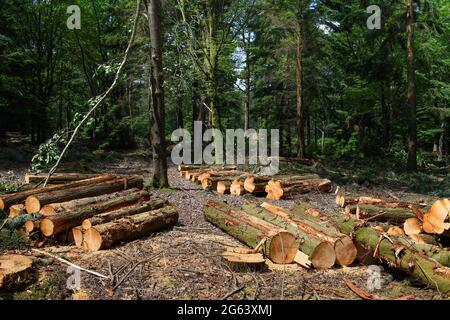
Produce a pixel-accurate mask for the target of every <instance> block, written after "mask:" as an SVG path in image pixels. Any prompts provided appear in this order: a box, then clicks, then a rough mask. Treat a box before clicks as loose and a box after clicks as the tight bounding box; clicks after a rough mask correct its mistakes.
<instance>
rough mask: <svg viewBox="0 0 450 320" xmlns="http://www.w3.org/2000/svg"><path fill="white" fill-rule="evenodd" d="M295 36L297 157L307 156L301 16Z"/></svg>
mask: <svg viewBox="0 0 450 320" xmlns="http://www.w3.org/2000/svg"><path fill="white" fill-rule="evenodd" d="M295 31H296V32H295V38H296V41H295V43H296V51H295V58H296V65H295V66H296V68H295V71H296V77H295V78H296V94H297V98H296V100H297V110H296V117H295V118H296V124H297V143H298V149H297V157H300V158H304V156H305V137H304V134H305V132H304V128H303V106H302V89H303V88H302V85H303V84H302V74H303V65H302V52H303V43H302V25H301V20H300V17H298V18H297V20H296V30H295Z"/></svg>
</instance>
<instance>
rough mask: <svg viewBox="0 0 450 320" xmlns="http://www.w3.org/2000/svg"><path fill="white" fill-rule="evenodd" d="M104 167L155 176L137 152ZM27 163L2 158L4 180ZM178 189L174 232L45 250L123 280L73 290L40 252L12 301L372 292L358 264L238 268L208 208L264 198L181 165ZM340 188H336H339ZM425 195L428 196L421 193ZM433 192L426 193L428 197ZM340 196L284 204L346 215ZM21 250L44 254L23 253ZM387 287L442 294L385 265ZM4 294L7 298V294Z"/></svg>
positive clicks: (173, 179) (397, 293) (88, 282)
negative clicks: (188, 173)
mask: <svg viewBox="0 0 450 320" xmlns="http://www.w3.org/2000/svg"><path fill="white" fill-rule="evenodd" d="M86 165H87V166H89V167H90V168H91V169H93V170H96V171H98V172H118V173H126V172H133V173H136V172H141V173H142V174H144V176H145V177H146V178H148V177H149V176H150V171H149V168H151V167H150V162H149V160H148V158H146V157H144V156H142V155H136V154H129V155H128V156H127V157H123V158H122V159H121V160H112V161H101V162H95V163H86ZM28 166H29V164H28V163H26V162H23V163H20V162H5V161H1V162H0V178H2V177H3V178H4V177H5V174H6V172H7V171H9V170H14V172H15V173H16V175H17V176H18V177H19V178H22V177H23V174H24V173H25V172H26V170H27V169H28ZM169 178H170V183H171V186H172V189H170V190H162V191H153V192H152V193H153V194H154V195H158V196H160V197H162V198H164V199H167V200H169V201H170V202H171V203H172V204H173V205H175V206H176V207H177V209H178V212H179V214H180V221H179V223H178V225H177V226H176V227H175V228H174V229H173V230H169V231H166V232H161V233H157V234H154V235H152V236H150V237H148V238H144V239H140V240H137V241H133V242H130V243H126V244H123V245H121V246H118V247H116V248H114V249H112V250H107V251H101V252H96V253H91V252H88V251H85V250H83V249H80V248H75V247H70V246H50V247H49V246H45V247H44V248H42V250H45V251H47V252H51V253H54V254H58V255H59V256H60V257H63V258H65V259H67V260H70V261H71V262H72V263H75V264H77V265H79V266H82V267H83V268H87V269H90V270H94V271H97V272H99V273H101V274H104V275H106V276H109V275H110V274H113V275H115V276H114V277H115V279H116V280H115V282H114V283H111V281H110V280H109V279H102V278H100V277H97V276H94V275H91V274H88V273H85V272H82V273H81V288H80V289H79V290H70V289H67V286H66V282H67V279H68V277H70V274H68V273H67V266H66V265H64V264H61V263H60V262H58V261H57V260H55V259H51V258H50V259H49V258H47V257H44V256H40V257H39V258H38V259H37V260H36V264H37V266H38V270H39V273H38V274H37V275H36V276H37V278H38V280H37V282H36V283H35V284H33V285H31V286H30V287H29V288H27V289H26V290H25V291H23V292H18V293H12V294H8V295H6V296H5V295H3V298H7V299H11V298H14V299H188V300H190V299H193V300H197V299H222V298H228V299H293V300H308V299H313V300H319V299H360V298H359V297H358V296H357V295H356V294H354V293H353V292H352V291H351V290H350V289H349V288H348V287H347V286H346V284H345V283H344V281H343V280H344V278H346V279H349V280H351V281H353V282H354V283H355V284H356V285H357V286H358V287H359V288H361V289H363V290H367V281H368V279H369V276H370V273H369V272H368V267H367V266H361V265H354V266H351V267H347V268H334V269H331V270H327V271H317V270H306V269H303V268H302V267H300V266H297V265H289V266H286V267H282V266H271V267H270V268H269V269H268V270H267V271H264V272H251V271H244V272H233V271H231V270H230V269H229V268H228V267H227V266H226V265H224V264H223V263H222V262H221V259H220V257H219V256H218V255H219V254H220V252H221V248H222V247H223V245H236V246H242V244H240V243H239V242H237V241H236V240H234V239H233V238H232V237H230V236H228V235H227V234H225V233H223V232H222V231H221V230H219V229H218V228H216V227H214V226H213V225H211V224H210V223H208V222H206V221H205V220H204V219H203V214H202V206H203V204H204V202H205V201H206V200H207V199H208V198H215V199H220V200H225V201H227V202H228V203H230V204H231V205H235V206H240V205H242V204H244V203H246V202H263V201H264V200H265V199H263V198H255V197H252V196H245V197H231V196H219V195H217V194H215V193H212V192H207V191H204V190H202V189H201V188H200V187H199V186H197V185H194V184H193V183H191V182H189V181H186V180H184V179H181V178H180V177H179V176H178V172H177V171H176V168H175V167H174V166H172V167H171V168H170V169H169ZM335 188H336V185H335V186H334V189H335ZM340 189H341V190H343V189H344V190H346V191H347V190H349V191H357V192H360V193H367V194H370V195H376V194H379V195H383V196H397V197H399V198H400V199H405V198H409V197H417V196H418V195H415V194H411V193H407V192H404V191H401V190H400V191H398V190H397V191H395V190H386V189H381V188H379V189H377V188H370V189H367V187H361V186H357V185H348V186H340ZM419 196H420V195H419ZM424 197H425V196H424ZM334 198H335V196H334V194H319V193H310V194H306V195H300V196H297V197H296V198H293V199H287V200H282V201H278V202H276V204H278V205H280V206H282V207H286V208H290V207H291V206H292V205H293V204H294V203H295V202H296V201H298V200H308V201H310V202H311V203H312V204H314V205H317V206H318V207H319V208H322V209H323V210H324V213H326V214H329V215H332V216H338V215H340V214H341V211H340V210H339V209H338V208H336V206H335V205H334V203H335V202H334ZM21 253H24V254H27V253H31V254H33V255H35V256H36V253H34V252H33V253H32V252H31V251H28V250H26V251H23V252H21ZM381 278H382V283H381V289H380V290H376V291H375V292H374V294H375V295H377V297H379V298H383V299H396V298H400V297H405V296H406V297H408V298H409V299H440V298H445V297H441V296H440V295H439V294H438V292H436V291H434V290H431V289H429V288H426V287H424V286H421V285H420V284H418V283H416V282H415V281H414V280H412V279H410V278H408V277H406V276H405V275H404V274H401V273H398V272H395V271H394V270H387V267H383V270H382V274H381ZM0 299H1V296H0Z"/></svg>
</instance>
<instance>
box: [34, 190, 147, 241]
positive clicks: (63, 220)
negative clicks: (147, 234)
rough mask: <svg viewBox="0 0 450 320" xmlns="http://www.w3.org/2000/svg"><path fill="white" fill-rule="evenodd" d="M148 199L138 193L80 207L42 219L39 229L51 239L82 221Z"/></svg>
mask: <svg viewBox="0 0 450 320" xmlns="http://www.w3.org/2000/svg"><path fill="white" fill-rule="evenodd" d="M148 199H149V194H148V192H146V191H139V192H136V193H133V194H130V195H126V196H122V197H118V198H114V199H111V200H107V201H104V202H100V203H95V204H93V205H88V206H85V207H81V208H79V209H77V210H74V211H68V212H65V213H61V214H56V215H53V216H48V217H46V218H44V219H42V221H41V224H40V229H41V232H42V234H43V235H44V236H46V237H51V236H53V235H55V234H58V233H61V232H64V231H67V230H71V229H72V228H74V227H76V226H79V225H81V223H82V222H83V221H84V220H86V219H89V218H91V217H93V216H94V215H96V214H100V213H104V212H109V211H114V210H117V209H120V208H123V207H126V206H130V205H133V204H136V203H140V202H144V201H147V200H148Z"/></svg>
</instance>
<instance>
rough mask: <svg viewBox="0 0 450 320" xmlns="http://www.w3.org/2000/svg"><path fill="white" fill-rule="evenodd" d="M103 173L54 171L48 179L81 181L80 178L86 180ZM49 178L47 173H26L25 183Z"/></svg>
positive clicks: (52, 182)
mask: <svg viewBox="0 0 450 320" xmlns="http://www.w3.org/2000/svg"><path fill="white" fill-rule="evenodd" d="M99 176H101V174H98V173H94V174H90V173H54V174H53V175H52V176H51V177H50V179H49V180H48V183H50V184H63V183H67V182H73V181H79V180H86V179H91V178H95V177H99ZM46 178H47V174H31V173H27V174H26V175H25V183H27V184H29V183H40V182H43V181H45V179H46Z"/></svg>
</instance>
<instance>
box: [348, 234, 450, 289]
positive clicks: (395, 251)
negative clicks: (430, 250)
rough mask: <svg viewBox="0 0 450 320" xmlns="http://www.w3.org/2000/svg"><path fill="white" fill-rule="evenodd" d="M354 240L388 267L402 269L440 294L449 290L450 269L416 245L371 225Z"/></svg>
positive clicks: (356, 235)
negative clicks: (379, 230)
mask: <svg viewBox="0 0 450 320" xmlns="http://www.w3.org/2000/svg"><path fill="white" fill-rule="evenodd" d="M355 241H356V243H357V244H359V245H361V247H362V248H364V249H366V250H367V251H369V254H372V255H373V256H375V257H377V258H378V259H379V260H381V261H384V262H386V263H387V264H388V265H389V266H391V267H395V268H397V269H400V270H403V271H404V272H406V273H408V274H410V275H412V276H413V277H415V278H416V279H418V280H419V281H421V282H422V283H424V284H425V285H428V286H431V287H433V288H435V289H437V290H438V291H439V292H441V293H444V294H448V293H450V268H448V267H445V266H443V265H442V264H440V263H438V261H436V260H435V259H434V258H430V257H428V256H427V255H425V254H423V253H421V252H419V250H417V249H416V248H415V247H413V246H407V245H405V244H403V243H402V242H401V241H399V240H398V239H395V238H394V239H393V238H392V237H385V236H383V235H382V234H380V233H379V232H377V231H376V230H374V229H371V228H361V229H359V230H357V231H356V232H355Z"/></svg>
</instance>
